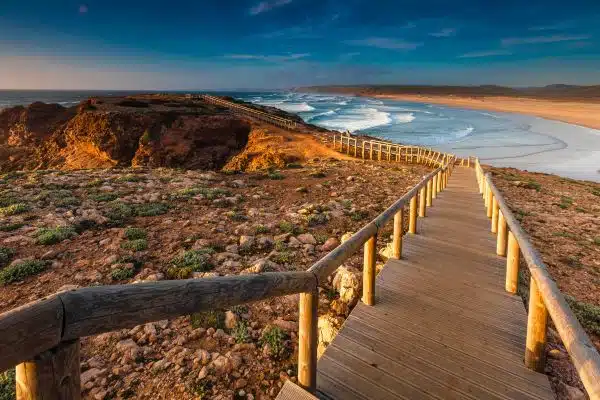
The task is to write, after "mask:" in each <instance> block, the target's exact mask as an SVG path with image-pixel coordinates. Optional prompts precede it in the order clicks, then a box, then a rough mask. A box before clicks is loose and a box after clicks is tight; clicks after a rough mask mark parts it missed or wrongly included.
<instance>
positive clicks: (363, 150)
mask: <svg viewBox="0 0 600 400" xmlns="http://www.w3.org/2000/svg"><path fill="white" fill-rule="evenodd" d="M362 158H363V160H364V159H365V141H364V140H363V141H362Z"/></svg>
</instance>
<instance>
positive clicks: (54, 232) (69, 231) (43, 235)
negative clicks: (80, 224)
mask: <svg viewBox="0 0 600 400" xmlns="http://www.w3.org/2000/svg"><path fill="white" fill-rule="evenodd" d="M76 234H77V233H76V232H75V229H74V228H73V227H72V226H57V227H56V228H40V229H38V230H37V232H36V233H35V236H36V237H37V243H38V244H43V245H50V244H56V243H60V242H62V241H63V240H66V239H69V238H71V237H73V236H75V235H76Z"/></svg>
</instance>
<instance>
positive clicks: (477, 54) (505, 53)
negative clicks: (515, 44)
mask: <svg viewBox="0 0 600 400" xmlns="http://www.w3.org/2000/svg"><path fill="white" fill-rule="evenodd" d="M511 54H512V52H510V51H509V50H505V49H499V50H484V51H473V52H470V53H465V54H462V55H460V56H458V58H480V57H495V56H510V55H511Z"/></svg>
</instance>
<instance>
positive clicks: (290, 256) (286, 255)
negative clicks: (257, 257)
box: [270, 251, 294, 264]
mask: <svg viewBox="0 0 600 400" xmlns="http://www.w3.org/2000/svg"><path fill="white" fill-rule="evenodd" d="M270 259H271V261H273V262H274V263H277V264H290V263H291V262H292V261H293V260H294V253H293V252H291V251H278V252H276V253H274V254H273V255H271V257H270Z"/></svg>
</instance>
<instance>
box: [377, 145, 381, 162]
mask: <svg viewBox="0 0 600 400" xmlns="http://www.w3.org/2000/svg"><path fill="white" fill-rule="evenodd" d="M378 144H379V156H378V160H379V161H381V153H382V151H381V143H378Z"/></svg>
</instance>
